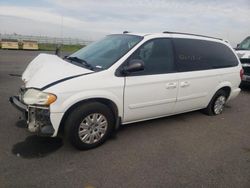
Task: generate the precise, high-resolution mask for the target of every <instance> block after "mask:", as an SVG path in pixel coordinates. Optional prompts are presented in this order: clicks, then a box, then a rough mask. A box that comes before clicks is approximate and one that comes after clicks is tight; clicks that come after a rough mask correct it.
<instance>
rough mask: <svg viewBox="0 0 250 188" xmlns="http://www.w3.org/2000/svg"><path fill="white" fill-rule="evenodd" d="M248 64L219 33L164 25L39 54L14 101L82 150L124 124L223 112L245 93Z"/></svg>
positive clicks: (37, 124)
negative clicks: (163, 28)
mask: <svg viewBox="0 0 250 188" xmlns="http://www.w3.org/2000/svg"><path fill="white" fill-rule="evenodd" d="M242 75H243V71H242V67H241V64H240V62H239V59H238V57H237V55H236V54H235V52H234V50H233V49H232V47H231V46H230V45H229V44H228V43H227V42H225V41H223V40H221V39H217V38H212V37H207V36H201V35H194V34H185V33H176V32H164V33H159V34H136V33H124V34H113V35H108V36H106V37H105V38H104V39H102V40H100V41H97V42H94V43H92V44H90V45H89V46H87V47H85V48H82V49H80V50H79V51H77V52H75V53H73V54H72V55H70V56H68V57H65V58H64V59H62V58H60V57H58V56H56V55H49V54H40V55H38V56H37V57H36V58H35V59H34V60H33V61H32V62H31V63H30V64H29V65H28V67H27V68H26V70H25V71H24V73H23V75H22V80H23V86H21V89H20V93H19V95H18V96H13V97H11V98H10V101H11V103H12V104H13V105H14V106H16V107H17V108H18V109H19V110H21V111H22V112H23V114H24V117H25V119H26V120H27V128H28V130H29V131H30V132H33V133H36V134H37V135H42V136H50V137H55V136H57V135H58V134H59V133H64V134H65V135H66V137H67V138H68V139H69V141H70V142H71V143H72V144H73V145H74V146H75V147H76V148H78V149H90V148H94V147H97V146H99V145H100V144H102V143H104V141H105V140H107V139H108V137H109V136H110V135H111V133H112V131H114V130H115V129H117V128H118V127H119V125H120V124H128V123H132V122H138V121H144V120H149V119H154V118H159V117H164V116H169V115H173V114H179V113H184V112H189V111H194V110H199V109H202V110H203V111H204V112H206V113H207V114H208V115H218V114H220V113H221V112H222V111H223V109H224V105H225V103H226V102H227V101H229V100H231V99H233V98H235V97H236V96H237V95H238V94H239V93H240V89H239V84H240V82H241V77H242Z"/></svg>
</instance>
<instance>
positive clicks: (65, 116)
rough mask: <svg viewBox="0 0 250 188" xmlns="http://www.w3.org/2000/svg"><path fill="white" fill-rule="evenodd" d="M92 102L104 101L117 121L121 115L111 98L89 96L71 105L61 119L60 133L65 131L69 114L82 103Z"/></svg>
mask: <svg viewBox="0 0 250 188" xmlns="http://www.w3.org/2000/svg"><path fill="white" fill-rule="evenodd" d="M91 102H99V103H102V104H104V105H106V106H108V107H109V108H110V109H111V111H112V113H113V115H114V118H115V120H116V121H117V120H118V119H119V117H120V115H119V109H118V106H117V104H116V103H115V102H114V101H112V100H110V99H107V98H103V97H95V98H88V99H83V100H80V101H78V102H76V103H75V104H73V105H71V106H70V107H69V108H68V109H67V110H66V111H65V113H64V115H63V117H62V119H61V121H60V125H59V129H58V133H59V134H60V133H63V131H64V126H65V124H64V122H65V120H66V119H67V118H68V116H69V115H70V113H71V112H72V111H73V110H74V109H75V108H77V107H78V106H81V105H84V104H85V103H91Z"/></svg>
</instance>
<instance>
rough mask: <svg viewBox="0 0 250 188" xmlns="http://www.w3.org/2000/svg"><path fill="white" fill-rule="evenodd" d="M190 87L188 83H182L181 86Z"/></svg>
mask: <svg viewBox="0 0 250 188" xmlns="http://www.w3.org/2000/svg"><path fill="white" fill-rule="evenodd" d="M189 85H190V83H189V82H187V81H185V82H181V84H180V86H181V87H188V86H189Z"/></svg>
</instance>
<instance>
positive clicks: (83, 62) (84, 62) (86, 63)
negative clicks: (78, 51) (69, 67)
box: [66, 56, 94, 70]
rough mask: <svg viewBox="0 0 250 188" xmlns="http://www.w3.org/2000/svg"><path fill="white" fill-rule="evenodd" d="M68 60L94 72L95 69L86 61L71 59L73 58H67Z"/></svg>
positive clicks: (76, 58) (77, 58)
mask: <svg viewBox="0 0 250 188" xmlns="http://www.w3.org/2000/svg"><path fill="white" fill-rule="evenodd" d="M66 59H68V60H70V61H75V62H77V63H81V64H83V65H84V66H86V67H88V68H89V69H90V70H94V67H93V66H92V65H91V64H89V63H88V62H87V61H86V60H84V59H80V58H79V57H71V56H68V57H66Z"/></svg>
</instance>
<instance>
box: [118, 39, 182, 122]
mask: <svg viewBox="0 0 250 188" xmlns="http://www.w3.org/2000/svg"><path fill="white" fill-rule="evenodd" d="M133 59H141V60H143V61H144V65H145V69H144V70H143V71H139V72H135V73H131V74H129V75H128V76H127V77H126V78H125V89H124V120H123V122H124V123H128V122H133V121H138V120H146V119H151V118H156V117H161V116H165V115H168V114H172V113H173V112H174V107H175V103H176V98H177V89H178V78H177V77H176V76H177V74H178V73H175V65H174V55H173V49H172V43H171V40H170V39H166V38H160V39H153V40H150V41H148V42H146V43H144V44H143V45H142V46H141V47H140V48H139V49H137V50H136V51H135V53H133V54H132V56H131V57H130V58H129V59H128V61H130V60H133Z"/></svg>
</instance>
